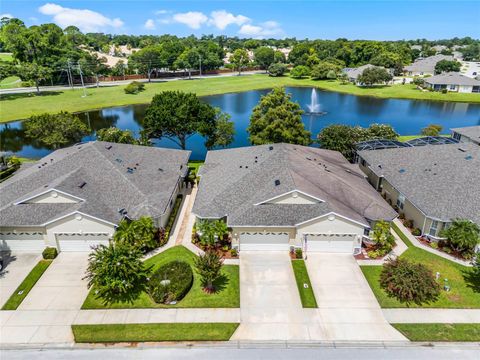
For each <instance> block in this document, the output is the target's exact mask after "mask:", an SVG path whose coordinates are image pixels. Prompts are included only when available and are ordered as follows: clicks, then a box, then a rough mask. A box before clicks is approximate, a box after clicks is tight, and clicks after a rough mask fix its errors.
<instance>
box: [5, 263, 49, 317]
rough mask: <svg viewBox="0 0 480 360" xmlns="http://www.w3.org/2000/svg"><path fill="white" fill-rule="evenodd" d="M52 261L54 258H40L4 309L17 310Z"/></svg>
mask: <svg viewBox="0 0 480 360" xmlns="http://www.w3.org/2000/svg"><path fill="white" fill-rule="evenodd" d="M51 263H52V260H40V261H39V262H38V264H37V265H35V267H34V268H33V269H32V271H30V273H29V274H28V275H27V277H26V278H25V280H23V281H22V283H21V284H20V285H19V286H18V288H17V289H16V290H15V292H14V293H13V295H12V296H10V298H9V299H8V301H7V302H6V303H5V305H3V307H2V310H16V309H17V308H18V306H19V305H20V304H21V303H22V301H23V299H25V297H26V296H27V295H28V293H29V292H30V290H32V288H33V286H34V285H35V284H36V283H37V281H38V280H39V279H40V277H41V276H42V274H43V273H44V272H45V270H47V268H48V267H49V266H50V264H51ZM19 292H22V293H21V294H19Z"/></svg>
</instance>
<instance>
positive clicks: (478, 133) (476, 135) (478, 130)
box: [452, 125, 480, 143]
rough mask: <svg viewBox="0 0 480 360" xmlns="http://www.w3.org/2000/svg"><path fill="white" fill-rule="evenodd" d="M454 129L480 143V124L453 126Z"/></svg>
mask: <svg viewBox="0 0 480 360" xmlns="http://www.w3.org/2000/svg"><path fill="white" fill-rule="evenodd" d="M452 131H455V132H456V133H458V134H460V135H462V136H465V137H467V138H469V139H471V140H472V141H474V142H476V143H480V125H477V126H466V127H461V128H453V129H452Z"/></svg>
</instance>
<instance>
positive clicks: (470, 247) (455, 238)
mask: <svg viewBox="0 0 480 360" xmlns="http://www.w3.org/2000/svg"><path fill="white" fill-rule="evenodd" d="M441 236H443V237H446V238H447V244H448V246H449V247H450V248H452V249H453V250H455V251H458V252H459V253H461V254H462V255H471V254H473V252H474V251H475V247H476V246H477V245H478V244H480V227H479V226H478V225H477V224H475V223H474V222H472V221H470V220H467V219H456V220H454V221H453V222H452V224H451V225H450V226H449V227H448V229H446V230H443V231H442V232H441Z"/></svg>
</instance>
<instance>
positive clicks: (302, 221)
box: [193, 144, 397, 254]
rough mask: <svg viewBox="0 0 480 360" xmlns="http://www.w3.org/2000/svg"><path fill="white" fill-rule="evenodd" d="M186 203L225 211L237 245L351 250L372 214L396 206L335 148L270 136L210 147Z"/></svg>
mask: <svg viewBox="0 0 480 360" xmlns="http://www.w3.org/2000/svg"><path fill="white" fill-rule="evenodd" d="M199 175H200V185H199V189H198V194H197V197H196V200H195V204H194V206H193V213H194V214H195V215H196V217H197V219H224V220H225V221H226V223H227V225H228V226H229V227H230V228H231V229H232V245H233V247H235V248H237V249H238V250H240V251H243V250H246V251H247V250H248V251H256V250H258V251H266V250H277V251H288V250H289V249H291V248H300V247H303V249H304V250H307V251H324V252H343V253H350V254H351V253H355V252H358V251H359V250H360V248H361V244H362V240H363V238H364V236H366V235H368V234H369V230H370V229H371V227H372V224H373V223H374V222H375V221H379V220H386V221H391V220H393V219H394V218H395V217H396V216H397V213H396V212H395V211H394V210H393V209H392V208H391V207H390V206H389V205H388V204H387V203H386V202H385V201H384V200H383V199H382V198H381V196H380V195H379V194H378V193H377V192H376V191H375V190H374V189H373V188H372V187H371V186H370V184H369V183H368V182H367V181H366V179H365V175H364V174H363V173H362V172H361V171H360V169H359V167H358V165H356V164H350V163H349V162H348V161H347V160H346V159H345V158H344V157H343V155H341V154H340V153H339V152H336V151H330V150H324V149H318V148H312V147H306V146H300V145H293V144H272V145H260V146H249V147H242V148H236V149H226V150H215V151H209V152H208V154H207V157H206V160H205V164H204V165H203V166H202V167H201V168H200V172H199Z"/></svg>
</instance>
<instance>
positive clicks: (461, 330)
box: [392, 324, 480, 341]
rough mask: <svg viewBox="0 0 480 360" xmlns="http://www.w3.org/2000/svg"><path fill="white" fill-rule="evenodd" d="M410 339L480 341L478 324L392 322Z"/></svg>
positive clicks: (479, 326)
mask: <svg viewBox="0 0 480 360" xmlns="http://www.w3.org/2000/svg"><path fill="white" fill-rule="evenodd" d="M392 326H393V327H395V328H396V329H397V330H398V331H400V332H401V333H402V334H403V335H405V336H406V337H407V338H408V339H409V340H411V341H480V324H392Z"/></svg>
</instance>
